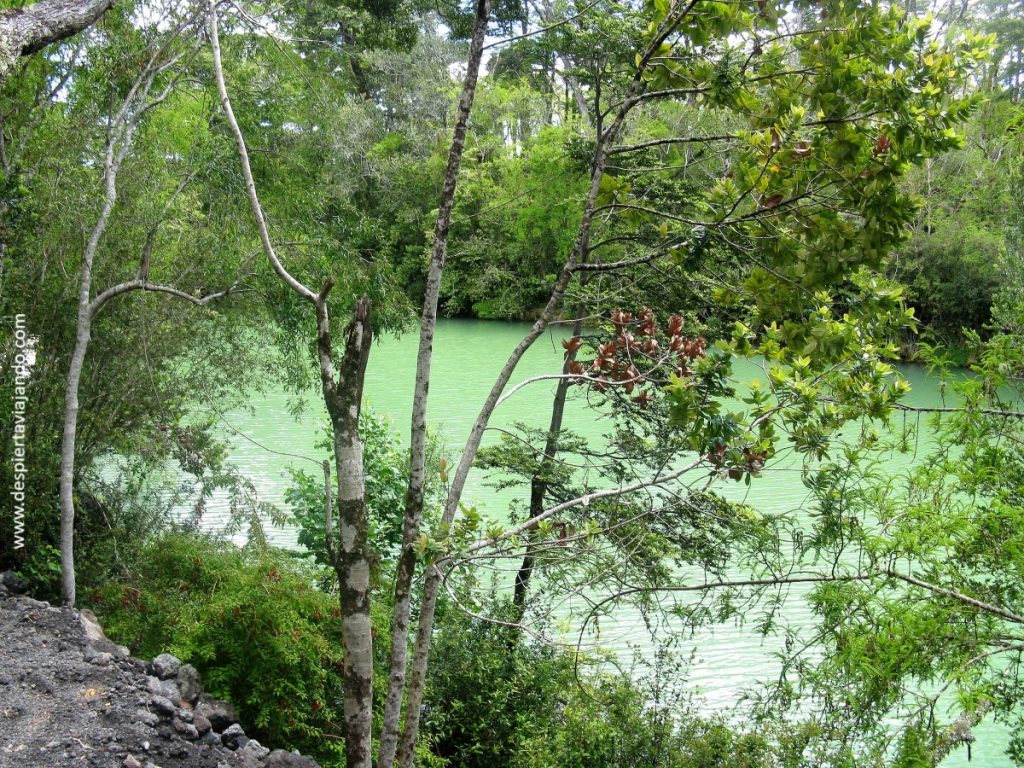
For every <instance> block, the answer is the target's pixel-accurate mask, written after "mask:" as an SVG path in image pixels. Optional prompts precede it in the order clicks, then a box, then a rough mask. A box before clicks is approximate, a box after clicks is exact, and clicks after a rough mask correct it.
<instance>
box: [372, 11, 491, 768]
mask: <svg viewBox="0 0 1024 768" xmlns="http://www.w3.org/2000/svg"><path fill="white" fill-rule="evenodd" d="M489 14H490V0H478V2H477V6H476V20H475V24H474V28H473V37H472V40H471V42H470V50H469V56H468V59H467V65H466V77H465V80H464V82H463V85H462V94H461V96H460V97H459V107H458V115H457V117H456V121H455V130H454V132H453V135H452V143H451V147H450V149H449V152H448V166H447V169H446V171H445V178H444V186H443V188H442V191H441V203H440V206H439V209H438V216H437V223H436V225H435V228H434V246H433V251H432V253H431V258H430V267H429V269H428V271H427V287H426V292H425V294H424V296H423V315H422V317H421V320H420V343H419V353H418V355H417V358H416V385H415V391H414V393H413V407H412V425H411V431H410V461H409V486H408V489H407V491H406V496H405V518H404V522H403V525H402V552H401V555H400V557H399V560H398V567H397V570H396V573H395V607H394V612H393V615H392V619H391V656H390V660H389V675H388V692H387V698H386V699H385V701H384V723H383V727H382V730H381V736H380V750H379V755H378V760H377V766H378V768H391V766H392V764H393V763H394V760H395V751H396V749H397V747H398V729H399V721H400V718H401V714H402V694H403V692H404V690H405V670H406V664H407V660H408V647H409V611H410V603H411V595H412V579H413V575H414V573H415V571H416V548H415V547H416V539H417V538H418V536H419V532H420V524H421V523H422V521H423V494H424V485H425V482H426V478H425V471H426V435H427V394H428V390H429V386H430V364H431V359H432V356H433V346H434V329H435V327H436V325H437V299H438V294H439V292H440V287H441V273H442V271H443V270H444V262H445V258H446V256H447V254H448V231H449V229H450V227H451V220H452V210H453V208H454V206H455V189H456V185H457V182H458V177H459V167H460V165H461V163H462V153H463V150H464V149H465V146H466V132H467V130H468V127H469V115H470V111H471V110H472V107H473V98H474V96H475V94H476V84H477V78H478V76H479V73H480V63H481V61H482V59H483V46H484V38H485V36H486V33H487V18H488V15H489Z"/></svg>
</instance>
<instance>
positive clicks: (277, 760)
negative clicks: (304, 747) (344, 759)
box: [263, 749, 320, 768]
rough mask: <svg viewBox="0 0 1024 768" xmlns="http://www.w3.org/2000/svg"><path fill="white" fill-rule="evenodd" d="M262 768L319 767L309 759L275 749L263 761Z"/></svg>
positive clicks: (314, 761)
mask: <svg viewBox="0 0 1024 768" xmlns="http://www.w3.org/2000/svg"><path fill="white" fill-rule="evenodd" d="M263 768H320V765H319V763H317V761H316V760H313V759H312V758H310V757H306V756H304V755H298V754H296V753H294V752H286V751H285V750H283V749H275V750H274V751H273V752H271V753H270V754H269V755H267V757H266V759H265V760H264V761H263Z"/></svg>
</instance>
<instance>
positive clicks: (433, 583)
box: [398, 0, 696, 768]
mask: <svg viewBox="0 0 1024 768" xmlns="http://www.w3.org/2000/svg"><path fill="white" fill-rule="evenodd" d="M695 3H696V0H691V2H690V4H688V5H686V6H679V7H676V8H675V10H673V11H672V13H670V14H669V16H668V17H667V18H666V19H665V21H663V22H662V23H661V25H660V26H659V28H658V31H657V34H656V35H655V36H654V39H653V40H652V41H651V42H650V43H649V44H648V46H647V47H646V49H645V50H644V52H643V54H642V55H641V56H640V57H639V59H638V60H637V67H636V72H635V73H634V75H633V79H632V81H631V82H630V85H629V88H628V89H627V92H626V96H625V98H624V99H623V101H622V102H621V104H620V106H619V108H618V110H617V113H616V115H615V119H614V121H613V122H612V124H611V125H610V126H609V127H608V128H607V129H605V128H604V127H603V125H602V121H601V120H600V117H601V115H600V113H599V112H597V113H596V114H595V133H596V136H597V145H596V147H595V149H594V155H593V157H592V159H591V168H590V189H589V191H588V193H587V198H586V201H585V202H584V206H583V216H582V218H581V220H580V225H579V229H578V230H577V233H576V239H575V242H574V243H573V247H572V250H571V251H570V252H569V256H568V258H567V259H566V262H565V264H564V265H563V266H562V270H561V271H560V272H559V274H558V277H557V279H556V280H555V284H554V285H553V286H552V288H551V293H550V295H549V297H548V302H547V304H546V305H545V307H544V310H543V311H542V312H541V315H540V317H539V318H537V320H536V321H535V322H534V323H533V325H532V326H531V327H530V330H529V331H528V332H527V333H526V335H525V336H524V337H523V338H522V339H521V340H520V342H519V343H518V344H517V345H516V347H515V349H514V350H512V353H511V354H510V355H509V358H508V360H506V361H505V365H504V366H503V367H502V369H501V372H500V373H499V374H498V376H497V378H496V379H495V381H494V384H493V385H492V386H491V390H490V392H489V393H488V395H487V399H486V400H485V401H484V405H483V407H482V408H481V409H480V413H479V414H478V415H477V417H476V420H475V421H474V423H473V428H472V429H471V430H470V433H469V438H468V439H467V440H466V445H465V448H464V449H463V452H462V456H461V457H460V459H459V466H458V468H457V469H456V471H455V476H454V477H453V479H452V483H451V487H450V489H449V492H448V499H447V500H446V502H445V508H444V514H443V515H442V518H441V519H442V523H446V524H448V525H451V523H452V521H453V520H454V519H455V514H456V512H457V511H458V508H459V502H460V501H461V499H462V491H463V489H464V488H465V485H466V480H467V478H468V477H469V471H470V469H471V468H472V466H473V462H474V461H475V459H476V455H477V451H479V449H480V441H481V440H482V439H483V435H484V431H485V430H486V429H487V425H488V423H489V422H490V418H491V414H492V413H493V412H494V409H495V407H497V404H498V400H499V399H500V397H501V393H502V392H503V391H504V389H505V386H506V385H507V384H508V382H509V379H510V378H511V377H512V374H513V372H514V371H515V369H516V366H517V365H518V364H519V361H520V360H521V359H522V357H523V355H524V354H526V351H527V350H528V349H529V348H530V347H531V346H532V345H533V343H534V342H535V341H536V340H537V339H538V338H540V335H541V334H542V333H543V332H544V329H545V328H546V327H547V325H548V323H549V322H550V321H551V320H552V319H553V318H554V317H555V313H556V311H557V310H558V307H559V306H561V303H562V298H563V296H564V295H565V291H566V289H567V288H568V287H569V282H570V281H571V280H572V277H573V275H574V274H575V273H576V270H577V268H578V266H579V265H580V263H582V262H583V261H584V260H585V259H586V257H587V254H588V253H589V251H590V237H591V234H592V229H593V224H594V215H595V210H596V208H597V197H598V193H599V191H600V184H601V179H602V177H603V176H604V169H605V166H606V165H607V162H608V157H609V151H610V148H611V147H612V146H613V144H614V143H615V142H616V141H617V140H618V138H619V136H620V134H621V132H622V129H623V126H624V125H625V122H626V118H627V116H628V115H629V113H630V111H632V109H633V107H635V106H636V105H637V104H638V103H639V101H638V100H637V98H636V96H637V94H639V93H640V92H642V91H643V90H644V88H645V82H644V73H645V72H646V70H647V67H648V65H649V63H650V61H651V58H652V57H653V56H654V55H655V53H656V52H657V51H658V50H659V48H660V46H661V44H662V43H663V42H664V40H665V39H666V38H667V37H668V35H669V34H671V31H672V30H673V29H674V28H675V27H676V26H678V24H679V23H680V22H681V21H682V19H683V18H685V17H686V16H687V15H688V14H689V12H690V10H692V8H693V6H694V4H695ZM439 565H440V564H439V563H438V564H434V565H431V566H430V567H429V568H428V569H427V573H426V579H425V583H424V587H423V598H422V601H421V609H420V621H419V626H418V627H417V629H416V642H415V648H414V652H413V660H412V665H411V668H410V674H409V683H408V686H407V695H408V701H407V704H406V706H407V708H408V711H407V712H406V717H405V726H404V728H403V731H402V740H401V746H400V748H399V757H398V762H399V766H400V768H412V765H413V758H414V756H415V749H416V740H417V738H418V736H419V723H420V714H421V712H420V708H421V706H422V704H423V692H424V685H425V684H426V677H427V664H428V662H429V658H430V643H431V639H432V635H433V627H434V614H435V611H436V608H437V598H438V593H439V590H440V587H441V579H442V573H441V569H440V568H439V567H438V566H439Z"/></svg>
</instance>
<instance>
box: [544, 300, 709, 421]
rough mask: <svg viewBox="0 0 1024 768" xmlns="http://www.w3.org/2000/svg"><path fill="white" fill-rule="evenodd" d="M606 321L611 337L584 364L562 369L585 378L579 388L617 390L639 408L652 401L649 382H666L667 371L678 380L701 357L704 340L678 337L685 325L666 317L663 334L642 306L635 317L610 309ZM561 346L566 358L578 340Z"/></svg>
mask: <svg viewBox="0 0 1024 768" xmlns="http://www.w3.org/2000/svg"><path fill="white" fill-rule="evenodd" d="M611 321H612V324H613V326H614V328H615V335H614V336H613V337H612V338H611V339H609V340H608V341H605V342H603V343H599V344H598V345H597V347H596V349H595V354H594V358H593V359H592V360H590V361H589V363H588V362H587V361H579V360H572V361H570V362H569V364H568V366H567V370H568V372H569V373H570V374H571V375H573V376H580V377H586V378H585V379H583V378H581V380H580V381H579V382H578V383H579V384H584V383H587V382H589V383H590V385H591V386H592V387H593V388H594V389H595V390H596V391H598V392H605V391H607V390H608V388H609V387H612V386H618V387H621V389H622V391H623V392H625V393H626V394H630V395H631V394H633V393H634V391H636V395H635V396H634V397H633V398H632V400H633V402H634V403H636V404H637V405H639V406H640V407H641V408H646V407H647V406H648V405H650V404H651V403H652V402H654V390H653V386H656V385H655V384H654V382H655V381H656V380H658V379H660V380H661V381H662V382H663V381H664V380H665V378H667V376H666V374H665V370H666V368H667V369H668V370H672V371H673V372H674V373H675V374H676V375H678V376H688V375H689V367H688V364H689V363H690V362H692V361H693V360H694V359H696V358H699V357H703V356H704V354H705V351H706V348H707V342H706V341H705V339H704V337H703V336H698V337H696V338H687V337H685V336H683V333H682V332H683V325H684V321H683V318H682V317H680V316H679V315H672V316H671V317H670V318H669V320H668V323H667V326H666V327H665V329H664V333H663V331H662V329H661V328H659V326H658V322H657V320H656V318H655V316H654V310H652V309H651V308H650V307H644V308H643V309H641V310H640V311H639V312H638V313H636V315H634V314H633V313H632V312H624V311H622V310H620V309H615V310H613V311H612V313H611ZM659 335H660V336H661V338H660V339H659ZM562 346H563V347H564V348H565V350H566V355H569V354H570V353H575V352H576V351H577V350H579V349H580V348H581V347H582V346H583V341H582V340H581V339H580V338H578V337H575V336H574V337H573V338H571V339H567V340H565V341H563V342H562ZM647 385H652V386H647Z"/></svg>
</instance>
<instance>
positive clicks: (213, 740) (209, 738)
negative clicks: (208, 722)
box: [200, 731, 221, 747]
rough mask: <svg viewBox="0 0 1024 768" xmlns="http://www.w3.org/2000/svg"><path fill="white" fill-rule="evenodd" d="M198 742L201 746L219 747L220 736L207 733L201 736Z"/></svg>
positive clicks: (214, 733)
mask: <svg viewBox="0 0 1024 768" xmlns="http://www.w3.org/2000/svg"><path fill="white" fill-rule="evenodd" d="M200 741H201V742H202V743H203V744H207V745H209V746H211V747H219V746H220V745H221V744H220V734H219V733H217V732H216V731H207V732H206V733H204V734H203V737H202V738H201V739H200Z"/></svg>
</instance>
